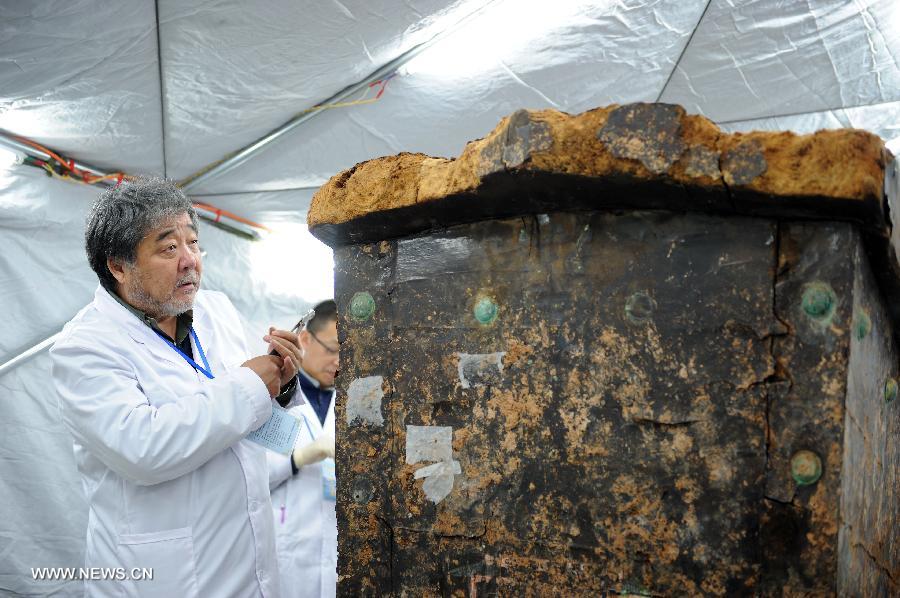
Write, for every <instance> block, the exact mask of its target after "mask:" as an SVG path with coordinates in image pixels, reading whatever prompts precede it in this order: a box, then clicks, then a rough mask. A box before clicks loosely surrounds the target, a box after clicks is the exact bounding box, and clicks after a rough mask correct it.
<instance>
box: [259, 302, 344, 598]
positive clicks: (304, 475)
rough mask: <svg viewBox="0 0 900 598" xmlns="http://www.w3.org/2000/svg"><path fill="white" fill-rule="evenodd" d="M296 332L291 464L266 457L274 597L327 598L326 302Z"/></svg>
mask: <svg viewBox="0 0 900 598" xmlns="http://www.w3.org/2000/svg"><path fill="white" fill-rule="evenodd" d="M313 309H314V310H315V315H314V316H313V317H312V319H310V320H309V322H308V323H307V324H306V327H305V328H304V329H303V330H301V331H300V334H299V338H298V344H299V345H300V349H301V352H302V362H301V364H300V372H299V374H298V375H297V377H298V379H299V386H298V389H297V395H298V396H300V397H302V403H300V404H299V405H297V406H295V407H293V408H291V410H290V412H291V413H292V414H294V415H295V416H297V418H299V419H300V420H301V424H300V436H299V437H298V439H297V443H296V445H295V446H296V448H295V449H294V451H293V454H292V455H291V456H286V455H280V454H277V453H273V452H269V453H268V455H267V457H268V460H269V485H270V486H271V489H272V509H273V512H274V520H275V535H276V545H277V547H278V568H279V571H280V573H281V594H282V596H284V597H285V598H288V597H304V598H307V597H309V598H313V597H314V598H331V597H333V596H334V595H335V592H336V585H337V519H336V516H335V488H336V485H335V471H334V396H335V392H334V379H335V376H336V375H337V371H338V366H339V355H340V346H339V344H338V338H337V309H336V307H335V303H334V301H331V300H329V301H323V302H322V303H319V304H318V305H316V306H315V308H313Z"/></svg>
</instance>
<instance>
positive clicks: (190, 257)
mask: <svg viewBox="0 0 900 598" xmlns="http://www.w3.org/2000/svg"><path fill="white" fill-rule="evenodd" d="M199 263H200V254H199V253H197V252H195V251H193V250H192V248H191V247H190V246H185V247H184V248H182V250H181V261H180V262H179V264H178V267H179V269H180V270H192V269H196V268H197V265H198V264H199Z"/></svg>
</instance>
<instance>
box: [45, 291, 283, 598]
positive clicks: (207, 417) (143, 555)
mask: <svg viewBox="0 0 900 598" xmlns="http://www.w3.org/2000/svg"><path fill="white" fill-rule="evenodd" d="M193 327H194V330H195V332H196V334H197V338H198V339H199V341H200V344H201V345H202V347H203V351H204V352H205V354H206V358H207V360H208V361H209V365H210V368H211V370H212V373H213V375H214V376H215V379H213V380H210V379H208V378H206V377H205V376H204V375H203V374H202V373H200V372H197V371H195V370H194V369H193V368H192V367H191V366H190V365H188V363H187V362H186V361H185V360H184V358H182V357H181V356H180V355H179V354H178V353H176V352H175V350H174V349H173V348H172V346H171V345H170V344H168V343H167V342H165V341H164V340H163V339H162V338H160V337H159V336H158V335H157V334H156V333H155V332H154V331H153V330H152V329H151V328H150V327H149V326H147V325H146V324H144V323H143V322H142V321H140V320H139V319H138V318H137V317H135V315H134V314H132V313H130V312H129V311H128V310H127V309H126V308H125V307H124V306H122V305H121V304H120V303H118V302H117V301H116V300H115V299H114V298H113V297H112V296H110V295H109V293H108V292H107V291H106V290H104V289H103V288H100V287H98V289H97V292H96V294H95V296H94V301H93V302H92V303H91V304H89V305H88V306H87V307H85V308H84V309H82V310H81V311H80V312H79V313H78V315H76V316H75V318H73V319H72V321H71V322H69V323H68V324H67V325H66V327H65V328H64V329H63V332H62V336H61V337H60V338H59V340H58V341H57V342H56V344H55V346H54V347H53V349H52V350H51V352H50V353H51V356H52V362H53V380H54V384H55V386H56V390H57V393H58V397H59V407H60V412H61V415H62V418H63V421H64V422H65V424H66V426H67V427H68V429H69V430H70V432H71V433H72V436H73V438H74V447H75V460H76V462H77V464H78V469H79V470H80V472H81V474H82V481H83V485H84V491H85V493H86V495H87V501H88V505H89V512H88V528H87V547H86V551H85V566H86V567H113V568H115V567H121V568H123V569H124V571H125V573H126V575H127V577H132V573H133V572H132V569H135V568H139V569H140V568H143V569H152V570H153V579H152V581H149V580H146V579H141V580H138V579H128V580H118V581H109V580H103V581H100V580H89V581H85V594H86V595H88V596H138V595H140V596H160V597H165V598H171V597H172V596H179V597H187V596H202V597H204V598H205V597H207V596H259V595H263V596H265V597H267V598H268V597H270V596H278V595H279V594H278V572H277V562H276V557H275V542H274V530H273V528H272V515H271V506H270V501H269V492H268V489H269V488H268V479H267V469H266V456H265V453H266V450H265V449H264V448H262V447H261V446H258V445H256V444H253V443H251V442H250V441H249V440H243V437H244V436H245V435H246V434H247V433H248V432H250V431H252V430H254V429H256V428H258V427H259V426H261V425H262V424H263V423H264V422H265V421H266V420H267V419H268V418H269V416H270V414H271V410H272V402H271V399H270V398H269V393H268V391H267V390H266V386H265V384H264V383H263V382H262V380H261V379H260V378H259V377H258V376H257V375H256V374H255V373H254V372H253V371H251V370H250V369H249V368H242V367H240V364H241V363H243V362H244V361H246V360H247V359H248V358H249V357H250V356H249V355H248V351H247V346H246V340H245V338H244V334H243V328H242V326H241V323H240V320H239V318H238V315H237V312H236V311H235V309H234V307H233V306H232V305H231V303H230V302H229V301H228V299H227V298H226V297H225V296H224V295H223V294H221V293H215V292H209V291H200V292H199V293H198V294H197V297H196V300H195V302H194V323H193ZM192 342H193V341H192ZM192 349H193V354H194V357H195V358H196V361H197V363H199V364H201V365H202V361H201V359H200V354H199V351H198V347H197V346H196V343H194V344H193V346H192ZM142 575H143V574H142V573H138V575H137V576H138V577H141V576H142Z"/></svg>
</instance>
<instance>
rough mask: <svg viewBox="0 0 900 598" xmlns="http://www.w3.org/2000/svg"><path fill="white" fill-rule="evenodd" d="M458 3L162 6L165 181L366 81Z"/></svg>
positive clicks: (176, 0) (164, 2)
mask: <svg viewBox="0 0 900 598" xmlns="http://www.w3.org/2000/svg"><path fill="white" fill-rule="evenodd" d="M483 1H484V0H482V2H483ZM457 4H458V3H455V2H447V1H446V0H411V1H408V2H397V1H393V0H371V1H366V2H360V1H355V2H341V1H339V0H333V1H330V2H295V1H284V0H279V1H274V2H272V1H267V2H235V1H233V0H213V1H210V2H202V3H200V2H183V1H181V0H160V2H159V12H160V34H161V35H160V36H161V39H162V44H161V48H162V62H163V77H164V84H165V89H166V102H167V106H168V111H167V114H168V122H167V125H166V158H167V163H168V172H167V174H168V175H169V176H170V177H173V178H183V177H186V176H188V175H190V174H192V173H194V172H196V171H197V170H198V169H200V168H202V167H203V166H205V165H207V164H208V163H210V162H213V161H215V160H218V159H220V158H222V157H223V156H224V155H225V154H227V153H229V152H231V151H234V149H235V148H240V147H242V146H245V145H247V144H249V143H251V142H253V141H254V140H256V139H257V138H259V137H261V136H263V135H264V134H266V133H268V132H269V131H271V130H272V129H274V128H275V127H277V126H278V125H280V124H282V123H283V122H284V121H286V120H287V117H289V116H291V115H293V114H294V113H296V112H299V111H300V110H302V109H304V108H308V107H310V106H313V105H315V104H317V103H319V102H320V101H321V100H323V99H325V98H328V97H330V96H331V95H333V94H335V93H336V92H338V91H340V90H341V89H343V88H344V87H346V86H347V85H349V84H351V83H354V82H355V81H357V80H359V79H362V78H363V77H365V76H366V75H367V74H369V73H370V72H372V71H374V70H375V69H377V68H378V67H379V66H381V65H382V64H384V63H386V62H389V61H390V60H392V59H393V58H395V57H396V56H397V55H399V54H400V53H402V52H403V51H405V50H408V49H409V48H410V47H412V46H413V45H415V44H416V43H419V42H421V41H424V39H423V35H424V34H427V31H423V30H424V25H422V22H423V20H424V22H425V23H426V24H427V23H428V22H430V20H431V19H433V18H437V17H438V16H440V15H441V14H443V13H452V14H454V15H455V14H456V13H455V12H453V11H454V9H455V8H456V5H457ZM471 4H473V5H474V6H467V7H466V8H467V9H469V10H474V9H475V8H477V4H476V3H471ZM457 12H458V10H457ZM258 188H259V187H256V188H254V189H258ZM236 189H237V188H229V190H236Z"/></svg>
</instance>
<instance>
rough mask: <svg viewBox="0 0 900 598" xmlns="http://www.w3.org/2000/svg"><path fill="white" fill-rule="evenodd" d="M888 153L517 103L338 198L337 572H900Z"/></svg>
mask: <svg viewBox="0 0 900 598" xmlns="http://www.w3.org/2000/svg"><path fill="white" fill-rule="evenodd" d="M894 172H895V162H893V158H892V156H891V155H890V154H889V153H888V152H887V151H886V150H885V149H884V147H883V144H882V142H881V141H880V140H879V139H878V138H877V137H874V136H872V135H870V134H868V133H865V132H862V131H852V130H845V131H834V132H820V133H817V134H815V135H807V136H797V135H794V134H791V133H776V134H772V133H750V134H733V135H729V134H725V133H722V132H720V131H719V130H718V129H717V128H716V127H715V126H714V125H713V124H712V123H710V122H709V121H707V120H706V119H704V118H702V117H699V116H689V115H685V113H684V111H683V109H681V108H680V107H678V106H672V105H664V104H632V105H626V106H613V107H609V108H603V109H597V110H593V111H590V112H587V113H584V114H581V115H578V116H569V115H565V114H561V113H558V112H554V111H541V112H527V111H519V112H516V113H515V114H513V115H512V116H510V117H508V118H506V119H504V120H503V122H501V124H500V125H499V126H498V127H497V129H495V130H494V131H493V132H492V133H491V134H490V135H489V136H488V137H486V138H485V139H482V140H478V141H475V142H472V143H470V144H469V145H468V146H467V147H466V149H465V151H464V152H463V153H462V155H461V156H460V157H459V158H457V159H455V160H445V159H438V158H431V157H428V156H424V155H413V154H401V155H399V156H394V157H388V158H382V159H379V160H374V161H371V162H366V163H363V164H360V165H357V166H356V167H355V168H353V169H351V170H348V171H346V172H343V173H340V174H339V175H337V176H335V177H334V178H332V179H331V181H329V182H328V184H327V185H325V186H324V187H323V188H322V189H321V190H320V191H319V192H318V194H317V195H316V197H315V199H314V202H313V205H312V207H311V210H310V214H309V222H310V225H311V230H312V232H313V233H314V234H315V235H317V236H318V237H319V238H320V239H322V240H324V241H325V242H327V243H329V244H330V245H331V246H332V247H334V249H335V268H336V281H335V291H336V300H337V303H338V307H339V311H340V321H339V330H340V338H341V342H342V357H341V359H342V363H341V370H342V371H341V376H340V385H339V393H338V401H337V411H336V412H337V418H338V455H337V462H338V480H339V481H338V521H339V553H340V554H339V567H338V569H339V576H340V582H339V589H340V591H341V593H342V594H344V595H397V596H401V595H407V596H425V595H444V596H488V595H503V596H519V595H565V596H571V595H585V596H598V595H605V594H636V595H665V596H672V595H728V596H736V595H775V596H777V595H785V596H788V595H800V594H811V595H830V594H840V595H850V596H888V595H893V596H897V595H900V538H898V535H900V534H898V529H897V526H898V523H900V502H898V498H900V482H898V466H900V401H898V400H897V399H896V396H897V376H898V371H897V368H898V362H897V348H896V345H895V340H894V329H895V327H896V324H897V322H898V321H900V318H898V308H900V301H898V298H900V293H898V292H897V291H898V285H897V283H898V280H900V277H898V272H900V269H898V265H897V257H896V251H895V249H894V246H893V245H892V242H891V234H892V228H891V220H890V216H891V214H892V213H893V214H898V213H900V208H895V209H894V210H893V211H892V210H891V207H893V202H895V201H896V200H897V191H898V187H897V184H896V179H895V175H894Z"/></svg>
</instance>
